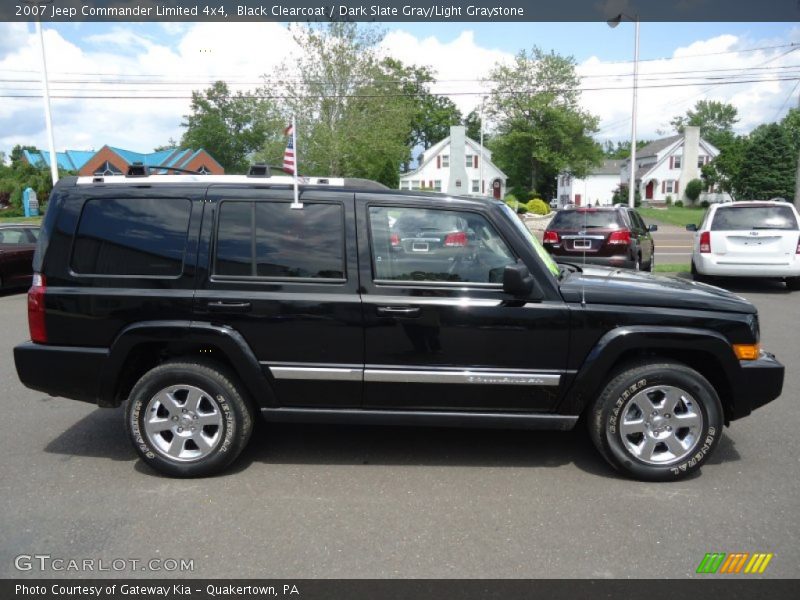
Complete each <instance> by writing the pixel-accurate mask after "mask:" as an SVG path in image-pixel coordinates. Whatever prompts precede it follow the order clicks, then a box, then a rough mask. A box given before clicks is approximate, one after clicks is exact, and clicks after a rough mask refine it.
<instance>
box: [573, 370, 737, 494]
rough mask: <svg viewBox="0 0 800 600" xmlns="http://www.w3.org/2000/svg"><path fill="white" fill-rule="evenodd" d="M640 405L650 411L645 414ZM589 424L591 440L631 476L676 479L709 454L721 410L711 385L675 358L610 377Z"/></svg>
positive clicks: (719, 425) (719, 426) (718, 430)
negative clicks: (676, 361) (674, 360)
mask: <svg viewBox="0 0 800 600" xmlns="http://www.w3.org/2000/svg"><path fill="white" fill-rule="evenodd" d="M676 398H678V399H679V400H678V401H677V403H675V404H674V406H669V405H670V404H672V403H674V402H676V400H675V399H676ZM659 403H660V404H659ZM643 405H646V406H649V408H650V409H652V412H650V411H648V414H647V415H645V414H644V412H645V411H643V410H642V409H641V407H642V406H643ZM673 409H674V412H673ZM667 411H669V412H667ZM639 414H641V417H642V419H641V422H642V424H641V425H639V424H638V423H639V420H638V416H639ZM588 423H589V429H590V433H591V437H592V441H593V442H594V444H595V446H596V447H597V449H598V450H599V451H600V453H601V454H602V455H603V457H604V458H605V459H606V460H607V461H608V462H609V463H610V464H611V465H612V466H613V467H614V468H615V469H617V470H619V471H621V472H622V473H624V474H626V475H628V476H629V477H633V478H634V479H639V480H644V481H674V480H677V479H682V478H683V477H686V476H687V475H690V474H691V473H694V472H695V471H697V470H698V469H699V468H700V467H701V466H702V464H703V463H704V462H705V461H706V460H707V459H708V457H709V456H711V454H712V453H713V451H714V449H715V448H716V446H717V444H718V443H719V439H720V436H721V435H722V425H723V412H722V405H721V403H720V400H719V396H717V393H716V391H715V390H714V388H713V386H712V385H711V384H710V383H709V382H708V380H707V379H706V378H705V377H703V376H702V375H701V374H700V373H698V372H697V371H695V370H694V369H691V368H689V367H687V366H686V365H683V364H680V363H675V362H658V363H649V364H648V363H633V364H629V365H627V366H626V367H625V368H623V369H622V370H621V371H617V372H616V373H615V374H614V375H612V377H611V379H610V381H609V382H608V384H607V385H606V387H605V389H604V390H603V392H602V394H600V397H599V398H598V399H597V400H596V401H595V403H594V406H593V407H592V408H591V412H590V414H589V419H588ZM637 428H641V429H642V432H641V433H639V432H638V431H634V430H635V429H637ZM639 436H641V437H639ZM681 436H683V437H681ZM674 448H677V449H678V450H677V451H675V450H674Z"/></svg>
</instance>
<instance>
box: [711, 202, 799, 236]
mask: <svg viewBox="0 0 800 600" xmlns="http://www.w3.org/2000/svg"><path fill="white" fill-rule="evenodd" d="M750 229H797V219H796V218H795V216H794V211H792V207H791V206H788V205H787V206H731V207H725V208H718V209H717V213H716V214H715V215H714V220H713V221H712V222H711V231H726V230H727V231H741V230H750Z"/></svg>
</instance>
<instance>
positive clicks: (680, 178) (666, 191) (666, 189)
mask: <svg viewBox="0 0 800 600" xmlns="http://www.w3.org/2000/svg"><path fill="white" fill-rule="evenodd" d="M717 156H719V150H718V149H717V148H716V147H714V146H712V145H711V144H710V143H708V142H707V141H705V140H704V139H702V138H700V128H699V127H686V128H685V130H684V132H683V133H682V134H680V135H673V136H671V137H667V138H662V139H660V140H656V141H654V142H650V143H649V144H647V145H646V146H645V147H644V148H642V149H640V150H638V151H637V152H636V185H637V186H638V187H639V193H640V194H641V198H642V200H643V201H647V202H652V203H663V202H666V200H667V197H668V196H669V197H670V198H671V199H672V200H673V201H675V200H683V201H684V202H685V201H686V200H687V199H686V197H685V196H684V192H685V190H686V185H687V184H688V183H689V182H690V181H691V180H692V179H700V168H701V167H702V166H703V165H706V164H708V163H709V162H711V161H712V160H714V159H715V158H716V157H717ZM629 180H630V159H626V160H625V161H623V162H622V164H621V168H620V181H621V182H622V183H624V184H627V183H628V181H629ZM725 196H727V194H716V193H708V192H707V193H704V194H703V195H702V196H701V198H700V200H704V199H705V200H709V201H711V202H720V201H723V200H728V199H729V198H725Z"/></svg>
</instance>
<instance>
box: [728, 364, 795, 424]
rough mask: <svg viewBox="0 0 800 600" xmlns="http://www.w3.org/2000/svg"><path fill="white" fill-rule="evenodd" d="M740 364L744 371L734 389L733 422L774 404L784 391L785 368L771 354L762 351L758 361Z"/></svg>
mask: <svg viewBox="0 0 800 600" xmlns="http://www.w3.org/2000/svg"><path fill="white" fill-rule="evenodd" d="M739 364H740V365H741V367H742V369H741V372H740V376H739V381H738V382H736V383H735V386H734V388H733V394H734V398H733V400H734V402H733V414H731V420H732V421H733V420H736V419H741V418H742V417H746V416H747V415H749V414H750V412H751V411H753V410H755V409H757V408H759V407H760V406H764V405H765V404H767V403H768V402H772V401H773V400H775V399H776V398H777V397H778V396H780V395H781V391H782V390H783V376H784V370H785V369H784V366H783V365H782V364H781V363H779V362H778V361H777V360H776V359H775V356H774V355H772V354H770V353H769V352H764V351H762V352H761V356H760V357H759V358H758V360H743V361H740V362H739Z"/></svg>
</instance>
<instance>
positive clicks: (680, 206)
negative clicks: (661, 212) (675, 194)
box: [673, 200, 683, 208]
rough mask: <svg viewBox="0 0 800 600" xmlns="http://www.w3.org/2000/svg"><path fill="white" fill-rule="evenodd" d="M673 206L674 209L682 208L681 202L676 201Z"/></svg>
mask: <svg viewBox="0 0 800 600" xmlns="http://www.w3.org/2000/svg"><path fill="white" fill-rule="evenodd" d="M673 206H674V207H675V208H683V200H676V201H675V204H674V205H673Z"/></svg>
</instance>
